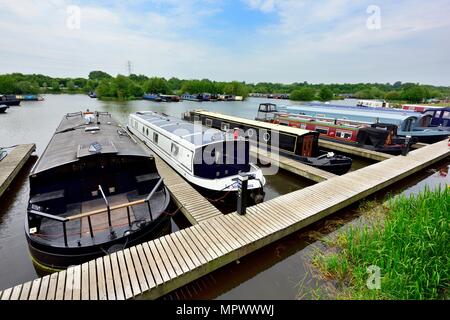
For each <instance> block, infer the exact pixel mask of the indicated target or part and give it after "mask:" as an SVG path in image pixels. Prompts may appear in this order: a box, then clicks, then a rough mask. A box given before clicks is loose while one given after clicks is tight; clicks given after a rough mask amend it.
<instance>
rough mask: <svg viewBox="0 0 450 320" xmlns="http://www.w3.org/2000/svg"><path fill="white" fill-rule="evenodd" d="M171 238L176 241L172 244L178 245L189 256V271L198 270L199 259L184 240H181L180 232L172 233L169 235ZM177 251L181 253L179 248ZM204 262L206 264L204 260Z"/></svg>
mask: <svg viewBox="0 0 450 320" xmlns="http://www.w3.org/2000/svg"><path fill="white" fill-rule="evenodd" d="M171 236H172V237H176V238H177V240H178V241H177V242H175V241H174V243H178V245H179V246H182V247H183V250H184V251H185V252H186V254H187V255H188V256H189V258H190V261H191V265H190V268H191V270H193V269H195V268H198V267H199V266H201V265H202V263H201V262H200V260H199V258H198V257H197V254H196V253H195V252H194V251H193V250H192V248H191V247H190V246H189V244H188V243H186V240H185V239H184V238H183V236H182V235H181V233H180V232H174V233H172V234H171ZM179 250H180V251H181V249H180V248H179ZM205 262H206V260H205Z"/></svg>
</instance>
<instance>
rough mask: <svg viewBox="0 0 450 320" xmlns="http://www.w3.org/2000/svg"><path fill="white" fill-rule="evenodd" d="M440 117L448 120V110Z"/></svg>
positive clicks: (449, 117)
mask: <svg viewBox="0 0 450 320" xmlns="http://www.w3.org/2000/svg"><path fill="white" fill-rule="evenodd" d="M442 118H444V119H449V120H450V111H444V115H443V116H442Z"/></svg>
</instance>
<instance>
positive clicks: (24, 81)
mask: <svg viewBox="0 0 450 320" xmlns="http://www.w3.org/2000/svg"><path fill="white" fill-rule="evenodd" d="M62 92H64V93H88V92H96V94H97V97H99V98H104V99H119V100H129V99H138V98H141V97H142V96H143V94H144V93H160V94H179V95H181V94H183V93H190V94H196V93H211V94H230V95H237V96H243V97H247V96H248V94H249V93H262V94H289V95H290V99H292V100H301V101H312V100H324V101H326V100H331V99H336V98H340V97H348V96H351V97H354V98H359V99H385V100H388V101H408V102H416V103H420V102H423V101H424V100H426V99H431V98H434V99H446V98H448V97H450V87H444V86H431V85H421V84H416V83H402V82H400V81H397V82H395V83H393V84H390V83H386V84H379V83H358V84H348V83H344V84H310V83H308V82H301V83H300V82H296V83H291V84H282V83H270V82H260V83H256V84H253V83H245V82H239V81H231V82H223V81H213V80H209V79H202V80H184V79H178V78H175V77H172V78H170V79H165V78H161V77H147V76H145V75H136V74H131V75H129V76H124V75H117V76H115V77H113V76H111V75H109V74H108V73H106V72H103V71H92V72H90V73H89V75H88V77H87V78H55V77H49V76H46V75H42V74H28V75H27V74H21V73H12V74H5V75H0V93H1V94H39V93H62Z"/></svg>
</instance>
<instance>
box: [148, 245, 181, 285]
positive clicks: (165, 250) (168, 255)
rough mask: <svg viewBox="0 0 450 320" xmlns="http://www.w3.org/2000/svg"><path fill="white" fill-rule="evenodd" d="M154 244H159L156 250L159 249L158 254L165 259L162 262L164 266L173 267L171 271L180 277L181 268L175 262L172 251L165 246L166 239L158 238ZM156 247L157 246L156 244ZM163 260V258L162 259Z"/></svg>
mask: <svg viewBox="0 0 450 320" xmlns="http://www.w3.org/2000/svg"><path fill="white" fill-rule="evenodd" d="M155 243H159V245H160V247H159V248H158V249H161V251H160V252H162V255H163V256H164V255H165V257H166V259H165V260H164V264H166V263H170V264H171V265H172V267H173V270H174V271H175V273H176V275H177V276H180V275H182V274H183V268H182V267H181V265H180V263H179V262H178V261H177V258H176V257H175V255H174V254H173V253H172V249H171V248H170V246H169V245H168V244H167V242H166V239H165V238H164V237H162V238H158V239H156V240H155ZM157 246H158V244H157ZM163 259H164V257H163Z"/></svg>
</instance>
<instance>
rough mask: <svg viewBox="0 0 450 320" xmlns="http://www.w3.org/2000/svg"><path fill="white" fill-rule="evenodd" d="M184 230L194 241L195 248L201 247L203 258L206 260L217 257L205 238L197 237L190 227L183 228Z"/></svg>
mask: <svg viewBox="0 0 450 320" xmlns="http://www.w3.org/2000/svg"><path fill="white" fill-rule="evenodd" d="M184 231H185V232H186V235H187V236H189V238H190V239H191V240H192V241H193V242H194V243H195V245H196V246H197V248H199V249H201V252H202V253H203V255H204V257H205V259H206V260H207V261H208V262H209V261H212V260H215V259H217V258H218V255H217V254H216V252H215V251H214V250H213V249H212V248H211V246H208V245H207V244H206V243H205V239H203V238H197V236H196V235H195V233H194V232H193V231H192V229H191V228H187V229H184Z"/></svg>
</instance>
